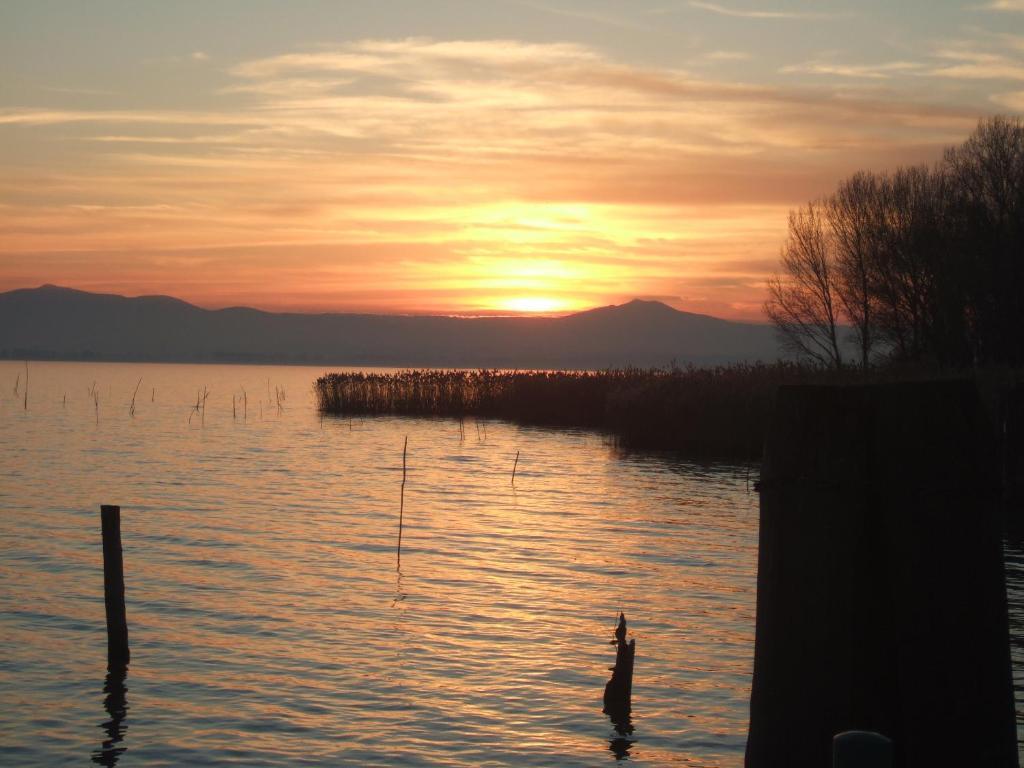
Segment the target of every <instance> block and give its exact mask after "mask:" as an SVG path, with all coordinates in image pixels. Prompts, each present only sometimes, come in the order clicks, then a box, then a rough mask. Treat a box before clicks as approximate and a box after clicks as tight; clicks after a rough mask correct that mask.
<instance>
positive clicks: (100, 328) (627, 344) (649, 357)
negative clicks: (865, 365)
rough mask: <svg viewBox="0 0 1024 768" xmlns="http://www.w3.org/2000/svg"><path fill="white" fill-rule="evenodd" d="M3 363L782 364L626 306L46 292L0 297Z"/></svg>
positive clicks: (737, 331)
mask: <svg viewBox="0 0 1024 768" xmlns="http://www.w3.org/2000/svg"><path fill="white" fill-rule="evenodd" d="M0 356H3V357H7V358H21V357H24V358H31V359H60V360H142V361H153V362H158V361H159V362H261V363H264V362H265V363H270V362H274V363H309V364H325V365H346V366H349V365H364V366H373V365H376V366H434V367H503V368H608V367H623V366H629V365H634V366H643V367H649V366H665V365H668V364H670V363H672V362H675V363H678V364H685V363H693V364H695V365H700V364H718V363H727V362H737V361H753V360H772V359H775V358H777V357H778V356H779V352H778V347H777V344H776V341H775V336H774V332H773V331H772V329H771V328H770V327H769V326H766V325H759V324H755V323H743V322H737V321H733V320H724V319H721V318H716V317H712V316H710V315H700V314H695V313H690V312H683V311H680V310H677V309H674V308H672V307H670V306H668V305H666V304H663V303H662V302H658V301H651V300H643V299H634V300H632V301H630V302H626V303H624V304H618V305H614V304H613V305H608V306H605V307H595V308H593V309H589V310H585V311H582V312H577V313H574V314H570V315H564V316H560V317H551V316H518V317H517V316H484V317H460V316H443V315H384V314H370V313H330V312H325V313H315V314H313V313H310V314H306V313H298V312H270V311H267V310H261V309H256V308H253V307H245V306H237V307H225V308H221V309H204V308H202V307H198V306H196V305H194V304H191V303H189V302H187V301H183V300H182V299H178V298H176V297H174V296H166V295H160V294H157V295H146V296H136V297H127V296H122V295H119V294H113V293H93V292H89V291H83V290H80V289H76V288H69V287H66V286H58V285H53V284H45V285H43V286H40V287H38V288H19V289H14V290H12V291H7V292H5V293H0Z"/></svg>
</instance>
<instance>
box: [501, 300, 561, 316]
mask: <svg viewBox="0 0 1024 768" xmlns="http://www.w3.org/2000/svg"><path fill="white" fill-rule="evenodd" d="M501 308H502V309H505V310H508V311H510V312H529V313H543V312H558V311H560V310H564V309H565V308H566V307H565V302H563V301H559V300H558V299H553V298H550V297H546V296H517V297H515V298H511V299H505V300H504V301H503V302H502V303H501Z"/></svg>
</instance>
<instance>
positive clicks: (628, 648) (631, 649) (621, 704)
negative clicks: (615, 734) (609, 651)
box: [604, 613, 636, 728]
mask: <svg viewBox="0 0 1024 768" xmlns="http://www.w3.org/2000/svg"><path fill="white" fill-rule="evenodd" d="M612 643H614V645H615V666H614V667H612V668H611V670H612V677H611V679H610V680H609V681H608V682H607V683H606V684H605V686H604V712H605V714H607V715H609V716H610V717H611V719H612V722H613V723H614V724H615V725H616V726H617V727H619V728H622V727H625V725H626V724H628V720H629V714H630V711H631V710H632V696H633V661H634V659H635V658H636V640H635V639H634V640H630V641H629V642H628V643H627V642H626V616H625V614H622V613H620V614H619V624H618V626H617V627H616V628H615V639H614V640H613V641H612Z"/></svg>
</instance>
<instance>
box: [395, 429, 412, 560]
mask: <svg viewBox="0 0 1024 768" xmlns="http://www.w3.org/2000/svg"><path fill="white" fill-rule="evenodd" d="M408 448H409V436H408V435H406V436H405V443H404V444H403V445H402V490H401V494H400V496H399V498H398V566H397V568H399V569H401V567H402V523H403V522H404V517H405V466H406V464H405V455H406V451H407V450H408Z"/></svg>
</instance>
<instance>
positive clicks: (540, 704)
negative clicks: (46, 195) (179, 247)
mask: <svg viewBox="0 0 1024 768" xmlns="http://www.w3.org/2000/svg"><path fill="white" fill-rule="evenodd" d="M322 372H323V371H322V369H320V368H300V367H259V366H204V365H149V364H87V363H42V362H39V363H35V362H34V363H30V364H29V369H28V408H27V410H26V409H25V408H24V399H23V397H24V386H25V382H24V379H25V368H24V365H23V364H22V363H16V362H0V438H2V439H0V467H2V469H3V477H4V482H3V484H2V486H0V502H2V505H3V509H4V513H3V515H2V516H0V540H2V541H3V547H2V549H0V581H2V583H3V585H4V589H3V590H2V592H0V669H2V674H0V700H2V701H3V702H4V705H3V706H2V707H0V734H2V736H0V750H2V751H0V755H2V757H0V763H10V764H14V765H54V766H55V765H81V764H85V763H88V762H89V761H90V760H92V761H94V762H96V763H99V764H103V765H114V764H117V765H121V766H162V765H231V764H235V765H244V766H286V765H287V766H291V765H358V766H371V765H408V766H420V765H422V766H427V765H430V766H482V765H487V766H497V765H516V766H551V765H559V766H595V765H601V764H605V763H614V762H615V760H616V759H617V755H619V756H622V757H625V758H628V760H630V761H631V762H635V763H637V764H639V765H674V764H680V765H682V764H685V765H688V766H736V765H740V764H741V763H742V755H743V748H744V743H745V739H746V725H747V706H748V697H749V687H750V674H751V664H752V657H753V636H754V602H755V578H756V562H757V517H758V505H757V496H756V494H754V493H750V492H748V488H747V468H746V467H744V466H735V465H718V466H711V467H709V466H703V465H698V464H691V463H686V462H683V461H680V460H678V459H676V458H673V457H670V456H665V455H660V456H659V455H652V454H642V455H641V454H637V455H629V454H621V453H620V452H618V451H617V450H616V449H614V447H613V446H611V445H609V444H608V442H607V440H606V439H605V438H603V437H602V436H600V435H597V434H594V433H588V432H580V431H568V430H549V429H534V428H526V427H519V426H515V425H511V424H507V423H500V422H486V423H485V422H481V423H479V424H477V423H476V422H473V421H466V422H465V423H464V424H462V425H460V424H459V423H458V422H455V421H451V420H429V419H391V418H375V419H366V420H359V419H356V420H353V421H349V420H348V419H337V418H325V419H323V420H321V419H320V417H319V415H318V414H317V412H316V410H315V407H314V403H313V398H312V383H313V380H314V379H315V378H316V376H318V375H319V374H320V373H322ZM140 377H141V383H138V381H139V378H140ZM16 384H17V386H18V393H17V394H15V391H14V388H15V385H16ZM137 385H138V391H137V394H136V395H135V413H134V415H131V413H130V408H131V401H132V395H133V391H134V390H135V388H136V386H137ZM204 387H205V388H206V389H207V391H208V393H209V394H208V396H207V399H206V408H205V413H204V412H203V410H202V409H200V410H199V411H196V410H195V408H194V406H195V404H196V400H197V390H202V389H203V388H204ZM243 390H244V392H245V396H246V398H247V405H245V406H243V404H242V402H240V400H241V396H242V394H243ZM200 397H201V396H200ZM233 398H234V414H233V412H232V409H233V405H232V400H233ZM243 409H244V412H243ZM406 437H408V478H407V483H406V488H405V501H404V522H405V525H404V533H403V540H402V560H401V570H400V571H398V570H396V551H395V549H396V541H397V533H398V514H399V494H400V486H401V481H402V446H403V442H404V440H405V438H406ZM517 452H518V453H519V461H518V466H517V467H516V476H515V485H514V486H513V485H512V483H511V475H512V470H513V465H514V463H515V457H516V453H517ZM100 504H119V505H121V507H122V536H123V542H124V553H125V579H126V598H127V612H128V622H129V634H130V641H131V648H132V663H131V666H130V668H129V671H128V675H127V678H126V679H125V680H124V681H123V689H122V687H121V685H119V684H118V681H113V682H112V683H111V685H108V686H107V687H108V690H106V691H105V690H104V686H105V674H106V636H105V624H104V609H103V575H102V553H101V548H100V521H99V505H100ZM620 610H621V611H624V612H625V614H626V617H627V619H628V621H629V623H630V630H631V636H632V637H635V638H636V644H637V661H636V678H635V683H634V695H633V726H634V729H635V730H634V732H633V733H632V734H631V735H629V736H628V738H624V737H622V736H621V735H620V734H618V733H617V732H616V731H615V730H614V729H613V727H612V724H611V722H610V721H609V719H608V717H607V716H606V715H604V714H602V711H601V709H602V700H601V699H602V693H603V688H604V683H605V681H606V680H607V678H608V675H609V672H608V667H609V666H610V665H611V664H612V663H613V662H614V655H615V649H614V646H612V645H610V644H609V641H610V640H611V638H612V630H613V628H614V625H615V621H616V618H617V615H618V612H619V611H620ZM122 694H123V696H122ZM122 698H123V702H122ZM112 713H113V716H112Z"/></svg>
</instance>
